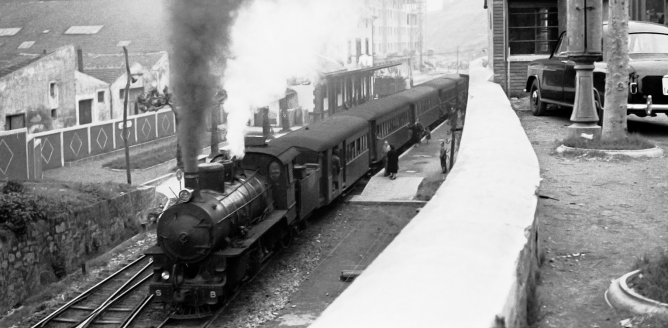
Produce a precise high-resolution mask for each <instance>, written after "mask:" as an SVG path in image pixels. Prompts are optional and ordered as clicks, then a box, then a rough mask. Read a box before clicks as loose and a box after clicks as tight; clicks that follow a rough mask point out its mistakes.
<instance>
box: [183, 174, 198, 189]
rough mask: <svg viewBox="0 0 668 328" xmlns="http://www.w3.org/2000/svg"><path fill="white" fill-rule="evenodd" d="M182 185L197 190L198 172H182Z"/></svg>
mask: <svg viewBox="0 0 668 328" xmlns="http://www.w3.org/2000/svg"><path fill="white" fill-rule="evenodd" d="M183 180H184V183H183V184H184V187H186V188H190V189H193V190H199V181H198V180H199V173H197V172H184V173H183Z"/></svg>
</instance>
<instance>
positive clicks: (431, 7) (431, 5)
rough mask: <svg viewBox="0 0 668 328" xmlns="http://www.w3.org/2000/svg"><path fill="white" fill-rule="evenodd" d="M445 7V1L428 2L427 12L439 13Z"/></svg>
mask: <svg viewBox="0 0 668 328" xmlns="http://www.w3.org/2000/svg"><path fill="white" fill-rule="evenodd" d="M442 7H443V0H427V11H439V10H441V8H442Z"/></svg>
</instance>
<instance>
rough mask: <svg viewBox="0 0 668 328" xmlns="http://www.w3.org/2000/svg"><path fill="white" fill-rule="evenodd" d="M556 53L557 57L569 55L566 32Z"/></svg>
mask: <svg viewBox="0 0 668 328" xmlns="http://www.w3.org/2000/svg"><path fill="white" fill-rule="evenodd" d="M554 55H555V56H557V57H567V56H568V36H567V35H566V34H564V37H563V38H561V40H560V41H559V44H558V45H557V49H556V51H555V52H554Z"/></svg>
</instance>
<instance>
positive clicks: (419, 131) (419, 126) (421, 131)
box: [413, 120, 424, 147]
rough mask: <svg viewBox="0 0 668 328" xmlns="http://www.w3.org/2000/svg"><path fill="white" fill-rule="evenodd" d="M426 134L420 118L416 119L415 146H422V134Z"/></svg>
mask: <svg viewBox="0 0 668 328" xmlns="http://www.w3.org/2000/svg"><path fill="white" fill-rule="evenodd" d="M423 134H424V126H423V125H422V123H420V120H417V121H415V133H414V134H413V142H415V147H420V143H422V135H423Z"/></svg>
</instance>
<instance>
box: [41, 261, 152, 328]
mask: <svg viewBox="0 0 668 328" xmlns="http://www.w3.org/2000/svg"><path fill="white" fill-rule="evenodd" d="M152 275H153V271H152V270H151V260H150V259H149V258H148V257H146V256H143V255H142V256H141V257H139V258H137V259H136V260H135V261H133V262H132V263H130V264H128V265H127V266H125V267H124V268H122V269H120V270H118V271H117V272H115V273H113V274H112V275H110V276H109V277H107V278H105V279H104V280H102V281H100V282H99V283H97V284H96V285H94V286H93V287H91V288H89V289H88V290H86V291H85V292H83V293H81V294H79V295H78V296H77V297H75V298H74V299H72V300H71V301H69V302H68V303H67V304H65V305H63V306H62V307H60V308H59V309H57V310H56V311H54V312H52V313H51V314H50V315H48V316H46V317H45V318H44V319H42V320H41V321H39V322H38V323H37V324H35V325H34V326H32V328H65V327H67V328H71V327H76V328H87V327H95V328H97V327H105V328H111V327H128V325H129V324H130V323H131V322H132V320H133V319H134V318H136V316H137V314H138V313H139V312H140V311H141V309H143V308H144V307H145V306H146V305H147V304H148V303H149V302H150V300H151V297H150V296H149V295H148V289H147V288H143V287H145V285H146V284H147V283H148V280H149V279H150V278H151V277H152Z"/></svg>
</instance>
